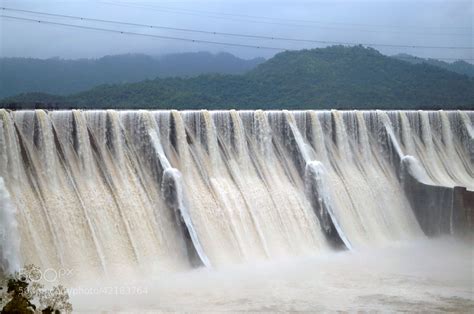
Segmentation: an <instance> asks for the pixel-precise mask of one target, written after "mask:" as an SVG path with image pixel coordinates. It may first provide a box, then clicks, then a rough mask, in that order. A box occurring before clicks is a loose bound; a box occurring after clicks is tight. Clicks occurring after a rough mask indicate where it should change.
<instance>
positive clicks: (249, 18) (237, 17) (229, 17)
mask: <svg viewBox="0 0 474 314" xmlns="http://www.w3.org/2000/svg"><path fill="white" fill-rule="evenodd" d="M101 3H103V4H106V5H114V6H122V7H132V8H138V9H147V10H154V11H158V12H166V13H172V14H186V15H192V16H204V17H210V18H216V19H225V20H236V21H245V22H250V23H259V24H272V25H283V26H296V27H311V28H314V27H315V26H314V25H313V26H310V25H303V24H292V23H285V21H286V22H297V23H310V24H316V25H331V24H332V25H342V26H349V27H350V28H347V27H346V28H341V27H339V28H338V27H331V26H319V27H318V28H325V29H334V30H345V31H346V30H348V29H350V30H351V31H357V32H368V33H387V32H388V33H404V32H400V31H387V30H384V31H376V30H364V29H354V26H357V27H360V26H362V27H385V28H403V26H394V25H369V24H353V23H336V22H332V23H328V22H325V23H324V22H320V21H311V20H296V19H283V18H271V17H263V16H252V15H243V14H230V13H223V12H220V13H217V12H207V11H200V10H190V9H182V8H171V7H165V6H161V5H160V6H156V5H154V6H152V5H143V4H142V5H140V4H134V3H114V2H108V1H101ZM256 19H257V20H256ZM262 19H263V20H262ZM264 20H266V21H264ZM272 20H273V21H272ZM275 21H280V22H275ZM405 28H417V29H420V28H429V27H420V26H406V27H405ZM444 28H448V29H449V28H451V29H463V30H471V29H470V28H468V27H444ZM410 34H418V35H423V36H426V35H441V36H472V33H427V32H421V33H414V32H410Z"/></svg>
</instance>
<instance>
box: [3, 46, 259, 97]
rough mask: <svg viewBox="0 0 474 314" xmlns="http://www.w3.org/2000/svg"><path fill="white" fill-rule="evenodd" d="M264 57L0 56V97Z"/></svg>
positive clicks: (232, 66) (241, 68)
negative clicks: (81, 57) (94, 57)
mask: <svg viewBox="0 0 474 314" xmlns="http://www.w3.org/2000/svg"><path fill="white" fill-rule="evenodd" d="M264 61H265V59H263V58H255V59H251V60H244V59H240V58H237V57H235V56H233V55H231V54H229V53H218V54H211V53H209V52H196V53H179V54H169V55H164V56H162V57H151V56H148V55H144V54H127V55H113V56H105V57H102V58H99V59H78V60H64V59H59V58H51V59H32V58H0V98H4V97H8V96H13V95H17V94H20V93H26V92H38V93H50V94H58V95H67V94H72V93H77V92H80V91H85V90H88V89H90V88H93V87H95V86H97V85H100V84H122V83H132V82H138V81H143V80H146V79H155V78H157V77H161V78H163V77H174V76H181V77H190V76H196V75H201V74H209V73H221V74H242V73H245V72H246V71H249V70H251V69H253V68H255V67H256V66H257V65H258V64H260V63H262V62H264Z"/></svg>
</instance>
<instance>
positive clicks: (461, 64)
mask: <svg viewBox="0 0 474 314" xmlns="http://www.w3.org/2000/svg"><path fill="white" fill-rule="evenodd" d="M392 57H393V58H396V59H399V60H402V61H406V62H409V63H412V64H420V63H426V64H429V65H434V66H436V67H439V68H442V69H445V70H448V71H452V72H455V73H458V74H464V75H467V76H469V77H474V64H470V63H467V62H466V61H462V60H459V61H455V62H452V63H448V62H444V61H441V60H436V59H423V58H419V57H415V56H412V55H409V54H405V53H400V54H397V55H394V56H392Z"/></svg>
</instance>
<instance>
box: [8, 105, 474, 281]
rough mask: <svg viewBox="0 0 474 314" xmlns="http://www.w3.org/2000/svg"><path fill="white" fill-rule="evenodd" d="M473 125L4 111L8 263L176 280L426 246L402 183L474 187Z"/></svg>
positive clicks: (421, 115) (309, 115) (354, 117)
mask: <svg viewBox="0 0 474 314" xmlns="http://www.w3.org/2000/svg"><path fill="white" fill-rule="evenodd" d="M473 117H474V114H473V112H471V111H466V112H457V111H436V112H435V111H433V112H425V111H390V112H385V111H336V110H333V111H311V110H309V111H261V110H257V111H235V110H230V111H206V110H201V111H175V110H173V111H146V110H138V111H131V110H130V111H128V110H127V111H115V110H91V111H81V110H72V111H66V110H65V111H51V112H47V111H43V110H35V111H6V110H3V109H0V161H1V164H0V176H1V177H3V181H4V184H3V181H0V204H2V207H1V209H0V216H1V217H2V220H1V221H0V232H2V234H6V235H7V237H4V238H3V239H4V241H2V242H0V243H1V249H2V251H1V252H2V254H1V256H2V265H4V266H3V267H4V269H6V270H12V269H15V268H16V267H19V265H20V260H21V261H24V262H28V263H34V264H37V265H39V266H44V267H69V268H75V269H86V270H87V271H88V272H95V273H116V272H118V271H120V270H122V269H123V268H124V267H130V268H138V269H144V270H147V269H157V268H158V269H167V270H173V271H174V270H180V269H187V268H189V267H191V266H193V265H194V266H197V265H203V266H206V267H220V266H222V265H228V264H232V263H241V262H249V261H257V260H267V259H277V258H286V257H293V256H308V255H314V254H323V253H324V252H328V251H331V250H334V249H341V248H346V249H351V250H357V249H359V248H361V247H366V246H386V245H391V244H393V243H398V242H403V241H405V242H406V241H411V240H412V239H416V238H420V237H424V233H423V231H422V228H420V224H419V220H418V219H417V217H416V215H415V212H414V210H415V209H414V208H413V204H412V203H411V202H410V199H409V198H408V196H407V195H406V193H405V190H404V185H403V180H402V179H403V178H401V171H402V170H403V169H405V168H406V167H408V168H409V169H408V170H409V172H410V174H411V175H412V176H413V177H415V178H416V179H417V180H419V181H420V182H421V183H423V184H426V185H433V186H442V187H454V186H463V187H467V188H468V189H470V190H472V189H474V186H473V182H474V180H473V178H474V166H473V162H472V160H473V147H474V146H473V145H474V144H473V137H472V134H474V133H473V131H472V119H473ZM404 167H405V168H404ZM7 189H8V191H7ZM14 208H17V209H18V210H17V211H15V210H14ZM16 226H17V227H16ZM19 239H21V242H20V243H21V245H19V243H18V240H19ZM77 252H81V253H80V254H77ZM5 265H6V266H5Z"/></svg>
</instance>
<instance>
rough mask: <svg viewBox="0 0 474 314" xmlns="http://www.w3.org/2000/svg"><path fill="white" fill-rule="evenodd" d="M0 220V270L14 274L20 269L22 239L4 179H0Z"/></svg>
mask: <svg viewBox="0 0 474 314" xmlns="http://www.w3.org/2000/svg"><path fill="white" fill-rule="evenodd" d="M0 218H1V219H0V252H1V254H0V270H1V271H3V272H5V273H13V272H15V271H18V270H19V269H20V255H19V253H20V238H19V235H18V224H17V222H16V209H15V206H14V205H13V204H12V202H11V199H10V194H9V193H8V191H7V189H6V187H5V183H4V181H3V178H2V177H0Z"/></svg>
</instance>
